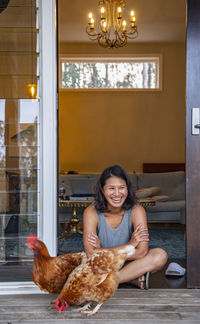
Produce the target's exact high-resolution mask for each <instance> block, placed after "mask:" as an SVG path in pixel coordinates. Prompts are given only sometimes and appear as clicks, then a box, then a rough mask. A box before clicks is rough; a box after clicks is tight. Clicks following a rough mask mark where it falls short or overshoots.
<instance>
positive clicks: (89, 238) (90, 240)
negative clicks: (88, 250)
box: [87, 233, 101, 249]
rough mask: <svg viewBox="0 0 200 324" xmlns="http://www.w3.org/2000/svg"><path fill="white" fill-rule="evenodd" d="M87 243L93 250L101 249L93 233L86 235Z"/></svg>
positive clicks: (98, 240)
mask: <svg viewBox="0 0 200 324" xmlns="http://www.w3.org/2000/svg"><path fill="white" fill-rule="evenodd" d="M87 241H88V243H89V244H90V245H91V246H92V247H93V248H95V249H100V248H101V241H100V239H99V238H98V236H97V235H96V234H94V233H90V234H88V235H87Z"/></svg>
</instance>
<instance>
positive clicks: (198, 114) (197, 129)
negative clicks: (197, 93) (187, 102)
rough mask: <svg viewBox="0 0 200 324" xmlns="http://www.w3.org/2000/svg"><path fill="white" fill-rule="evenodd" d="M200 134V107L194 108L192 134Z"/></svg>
mask: <svg viewBox="0 0 200 324" xmlns="http://www.w3.org/2000/svg"><path fill="white" fill-rule="evenodd" d="M199 134H200V108H192V135H199Z"/></svg>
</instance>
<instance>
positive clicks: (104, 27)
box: [103, 21, 106, 33]
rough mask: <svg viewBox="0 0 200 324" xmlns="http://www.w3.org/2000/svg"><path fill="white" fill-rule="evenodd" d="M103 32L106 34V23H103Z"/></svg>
mask: <svg viewBox="0 0 200 324" xmlns="http://www.w3.org/2000/svg"><path fill="white" fill-rule="evenodd" d="M103 32H104V33H106V21H104V22H103Z"/></svg>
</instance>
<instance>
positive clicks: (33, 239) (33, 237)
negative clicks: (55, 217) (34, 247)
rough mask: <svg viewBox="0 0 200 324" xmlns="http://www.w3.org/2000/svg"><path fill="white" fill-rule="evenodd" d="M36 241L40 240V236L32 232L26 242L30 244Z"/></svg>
mask: <svg viewBox="0 0 200 324" xmlns="http://www.w3.org/2000/svg"><path fill="white" fill-rule="evenodd" d="M36 241H38V238H37V236H36V235H35V234H30V235H29V237H27V240H26V242H27V243H28V244H34V243H35V242H36Z"/></svg>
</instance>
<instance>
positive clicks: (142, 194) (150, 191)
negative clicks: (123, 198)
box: [135, 187, 160, 199]
mask: <svg viewBox="0 0 200 324" xmlns="http://www.w3.org/2000/svg"><path fill="white" fill-rule="evenodd" d="M159 192H160V188H159V187H149V188H143V189H138V190H136V191H135V195H136V198H138V199H141V198H148V197H152V196H154V195H157V194H158V193H159Z"/></svg>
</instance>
